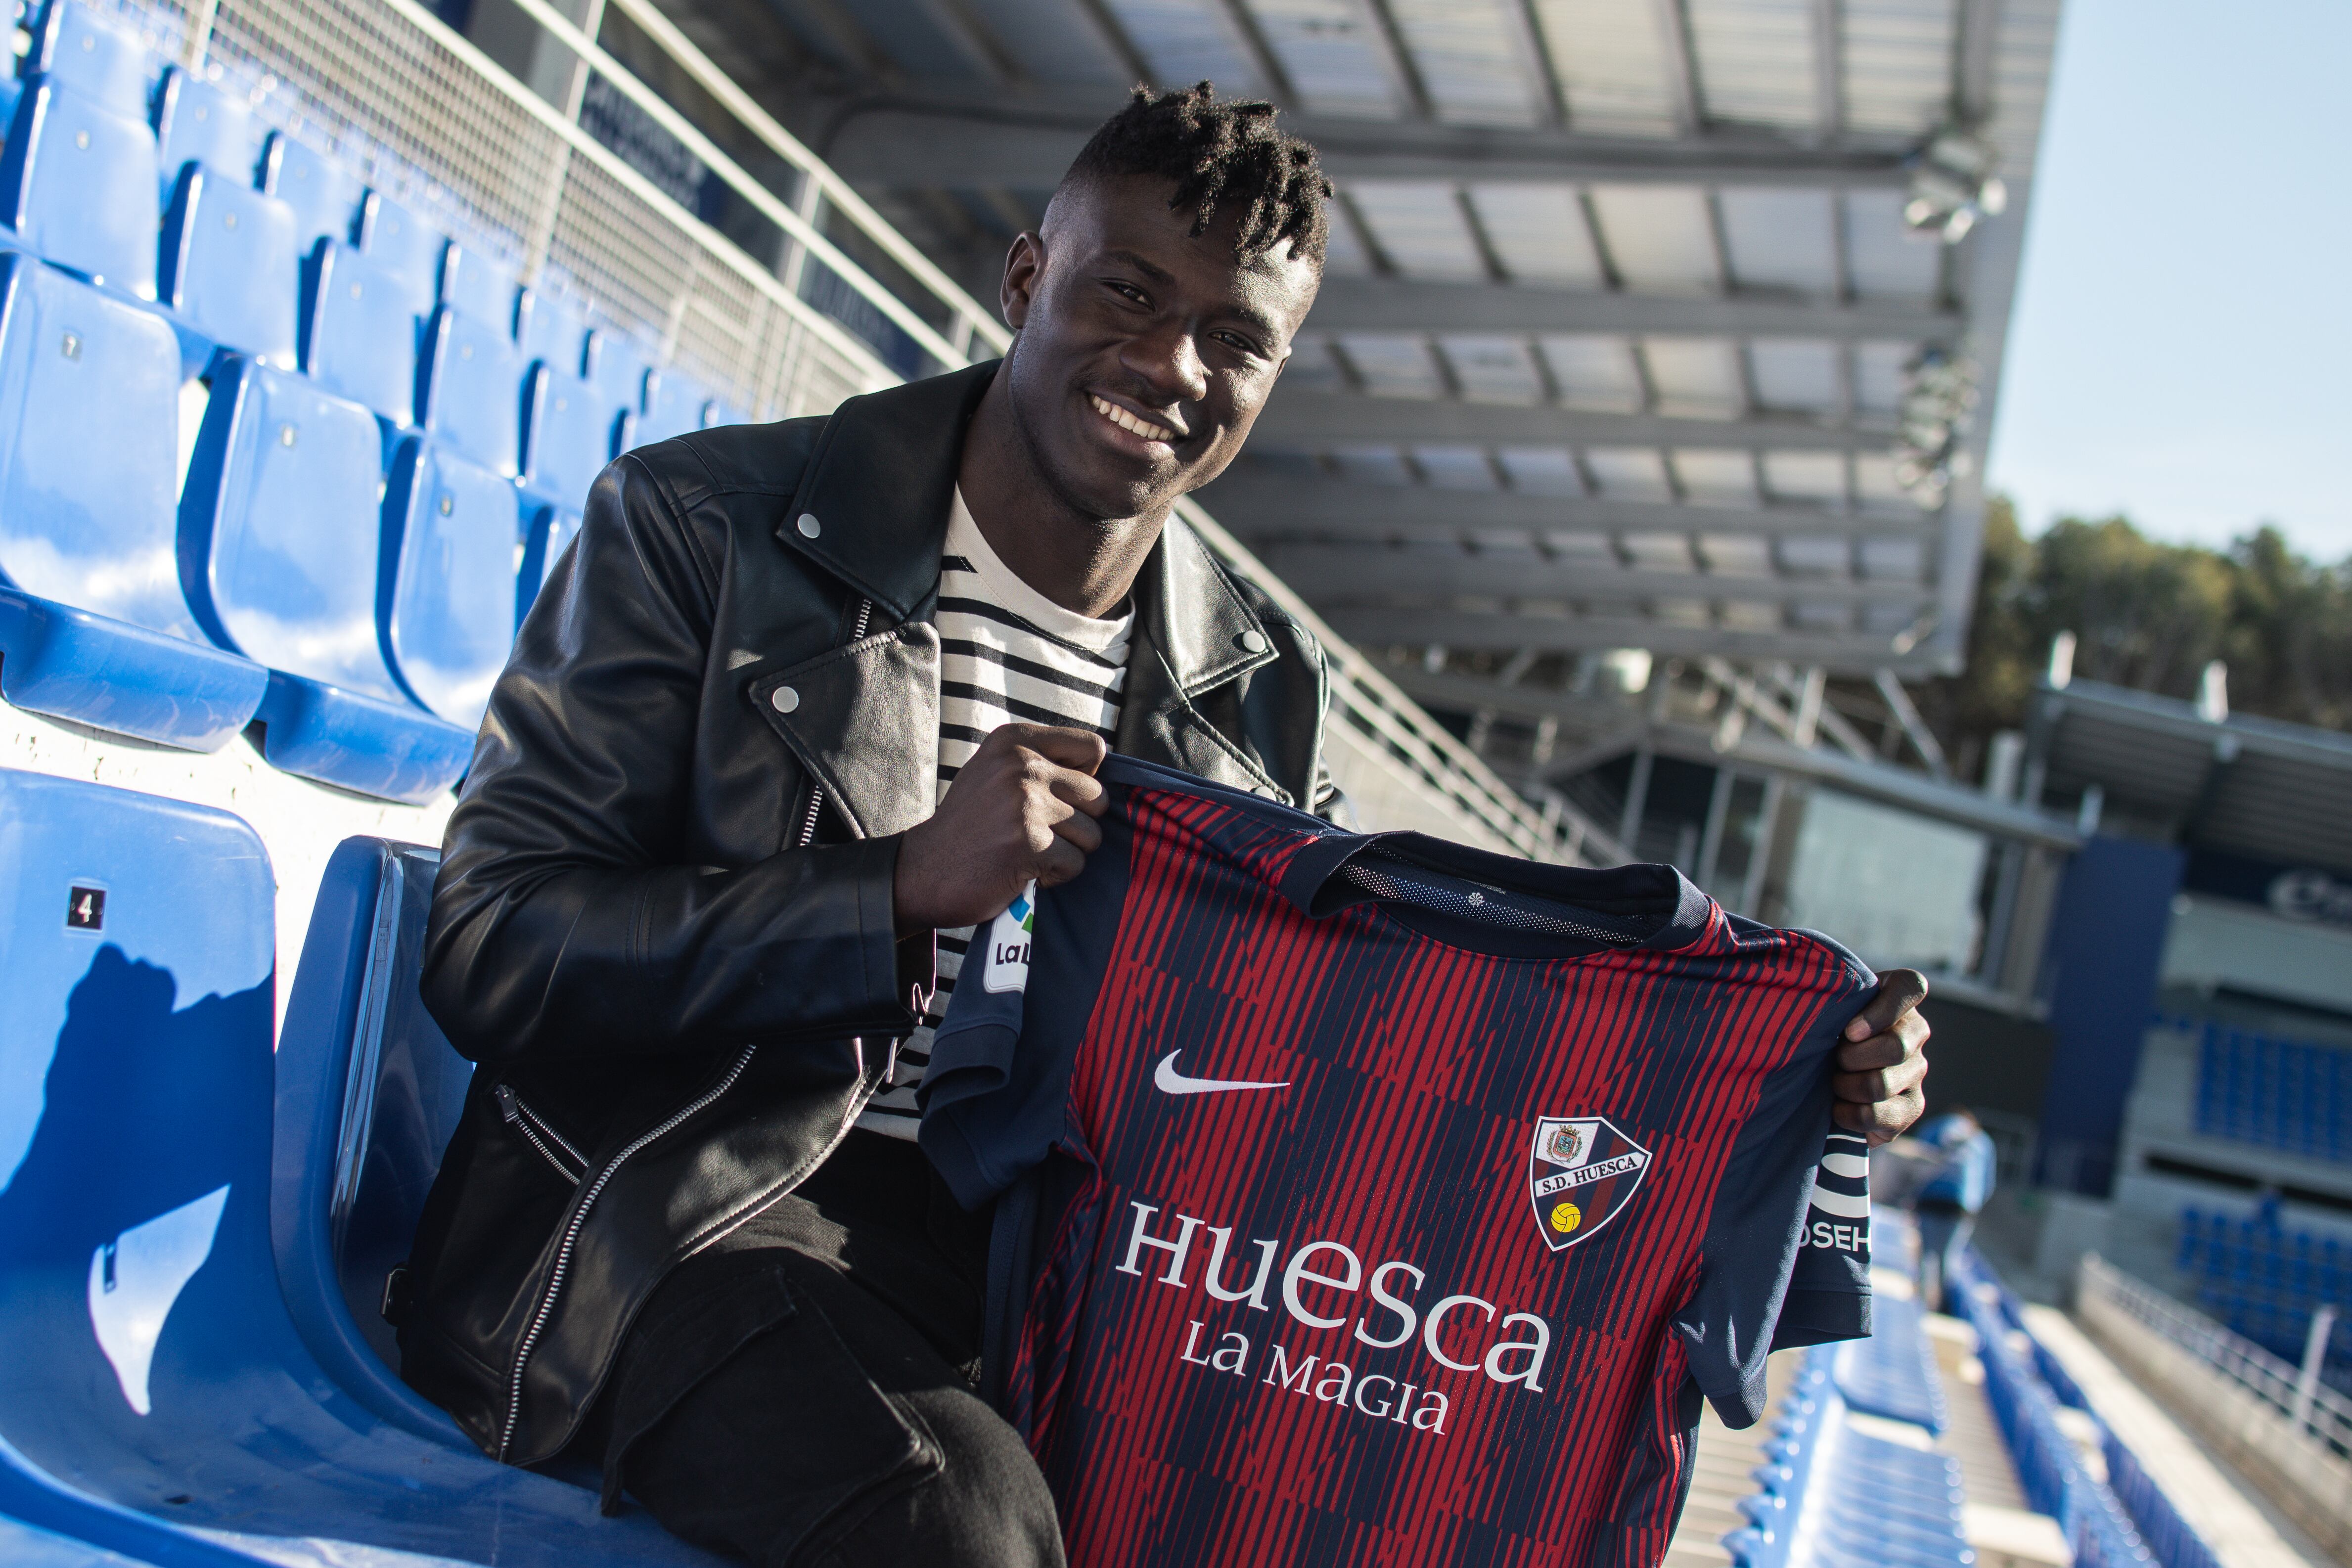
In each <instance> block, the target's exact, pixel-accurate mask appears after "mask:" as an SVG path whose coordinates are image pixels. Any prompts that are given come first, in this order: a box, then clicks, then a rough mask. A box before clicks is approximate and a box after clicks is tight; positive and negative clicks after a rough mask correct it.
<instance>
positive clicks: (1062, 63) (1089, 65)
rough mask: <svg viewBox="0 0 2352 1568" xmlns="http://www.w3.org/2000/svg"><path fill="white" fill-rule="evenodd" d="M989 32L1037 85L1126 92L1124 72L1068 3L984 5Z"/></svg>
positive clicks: (996, 0)
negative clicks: (1083, 86) (1070, 84)
mask: <svg viewBox="0 0 2352 1568" xmlns="http://www.w3.org/2000/svg"><path fill="white" fill-rule="evenodd" d="M986 13H987V20H988V27H989V30H990V31H991V32H992V33H994V34H995V35H996V37H997V38H998V40H999V41H1000V42H1002V43H1003V45H1004V47H1005V48H1006V49H1007V50H1009V51H1010V52H1011V53H1012V55H1013V58H1015V59H1017V60H1019V61H1020V62H1021V66H1022V68H1023V69H1024V70H1025V71H1027V72H1028V74H1029V75H1031V76H1033V77H1034V78H1037V79H1038V80H1039V81H1049V82H1083V83H1085V84H1087V86H1090V87H1093V86H1102V85H1106V84H1108V85H1113V86H1118V87H1126V86H1128V85H1129V83H1128V82H1127V80H1126V74H1127V73H1126V71H1125V69H1124V68H1122V67H1121V66H1120V64H1119V62H1118V57H1116V56H1114V55H1113V54H1112V53H1111V52H1110V50H1109V48H1108V47H1106V46H1105V45H1104V43H1103V41H1102V38H1101V37H1100V35H1098V34H1097V32H1096V31H1095V29H1094V28H1092V27H1089V26H1084V25H1082V24H1081V23H1080V22H1079V20H1078V18H1077V16H1076V7H1075V6H1074V5H1072V3H1071V0H988V4H987V6H986Z"/></svg>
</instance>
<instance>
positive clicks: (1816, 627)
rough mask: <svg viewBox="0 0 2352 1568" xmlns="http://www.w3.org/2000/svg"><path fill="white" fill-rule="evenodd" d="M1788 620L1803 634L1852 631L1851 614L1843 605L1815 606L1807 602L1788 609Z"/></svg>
mask: <svg viewBox="0 0 2352 1568" xmlns="http://www.w3.org/2000/svg"><path fill="white" fill-rule="evenodd" d="M1789 619H1790V620H1791V621H1793V622H1796V623H1797V628H1798V630H1800V631H1803V632H1850V631H1852V630H1853V610H1852V609H1851V608H1850V607H1849V606H1846V605H1843V604H1815V603H1813V602H1811V601H1804V602H1801V603H1798V604H1792V605H1790V607H1789Z"/></svg>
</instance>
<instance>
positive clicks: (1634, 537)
mask: <svg viewBox="0 0 2352 1568" xmlns="http://www.w3.org/2000/svg"><path fill="white" fill-rule="evenodd" d="M1617 543H1618V545H1619V546H1620V548H1622V549H1623V550H1624V552H1625V556H1626V559H1629V560H1631V561H1632V562H1633V566H1634V568H1635V570H1641V571H1696V570H1698V563H1697V562H1696V561H1695V560H1693V559H1691V548H1690V540H1689V538H1686V537H1685V536H1684V535H1682V534H1669V533H1630V534H1621V535H1619V536H1618V538H1617Z"/></svg>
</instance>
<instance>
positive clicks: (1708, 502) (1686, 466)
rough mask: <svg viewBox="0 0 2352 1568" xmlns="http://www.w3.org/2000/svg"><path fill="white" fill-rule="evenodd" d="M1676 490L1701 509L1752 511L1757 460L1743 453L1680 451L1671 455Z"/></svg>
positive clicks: (1705, 450)
mask: <svg viewBox="0 0 2352 1568" xmlns="http://www.w3.org/2000/svg"><path fill="white" fill-rule="evenodd" d="M1673 462H1674V469H1675V486H1676V487H1677V488H1678V489H1680V490H1681V491H1682V493H1683V494H1684V496H1685V497H1688V498H1689V499H1691V500H1693V501H1696V502H1699V503H1700V504H1701V505H1703V506H1709V507H1754V506H1757V505H1759V503H1760V501H1761V497H1759V496H1758V495H1757V494H1756V460H1755V459H1754V458H1753V457H1751V456H1750V455H1748V453H1747V452H1745V451H1716V450H1711V449H1706V448H1693V447H1687V446H1685V447H1680V448H1677V449H1676V450H1675V453H1674V455H1673Z"/></svg>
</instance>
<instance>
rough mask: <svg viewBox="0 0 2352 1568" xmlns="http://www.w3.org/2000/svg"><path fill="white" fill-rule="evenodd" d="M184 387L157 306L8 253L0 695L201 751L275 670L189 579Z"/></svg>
mask: <svg viewBox="0 0 2352 1568" xmlns="http://www.w3.org/2000/svg"><path fill="white" fill-rule="evenodd" d="M179 395H180V347H179V343H178V340H177V339H176V337H175V336H174V334H173V331H172V329H171V327H170V326H169V325H167V324H166V323H165V322H164V320H163V318H162V317H160V316H157V315H155V314H153V313H152V312H151V311H146V310H142V309H140V308H137V307H135V306H132V305H130V304H128V303H126V302H124V301H122V300H120V299H115V298H109V297H108V296H106V295H104V294H101V293H100V292H99V291H98V290H96V289H94V288H91V287H89V286H88V285H86V284H82V283H78V282H76V281H74V280H73V279H72V278H69V277H66V276H65V275H64V274H63V273H60V272H58V271H55V270H54V269H52V268H49V267H43V266H41V265H40V264H39V263H38V262H37V261H35V260H34V259H33V258H32V257H30V256H23V255H15V256H0V696H5V697H6V699H7V700H8V701H9V702H11V703H14V704H15V705H16V706H18V707H23V708H30V709H33V710H34V711H36V712H39V713H46V714H51V715H55V716H58V717H60V718H68V719H72V720H75V721H77V722H79V723H82V724H87V725H92V726H95V727H99V728H100V729H110V730H113V731H116V732H117V733H120V734H125V735H131V736H136V737H140V738H142V739H145V740H153V741H160V742H163V743H164V744H166V745H171V746H179V747H190V748H193V749H197V750H205V751H209V750H215V749H217V748H218V747H222V746H224V745H226V744H227V742H228V741H229V739H230V737H233V736H235V735H236V732H237V731H238V730H240V729H242V728H243V727H245V725H246V724H247V721H249V720H250V719H251V718H252V717H253V715H254V711H255V709H256V708H257V707H258V706H260V702H261V695H262V689H263V686H264V685H265V684H266V682H267V678H268V677H267V675H266V674H265V673H264V672H263V670H262V669H261V667H260V666H259V665H257V664H252V663H250V662H249V661H247V660H245V659H240V658H238V657H236V655H235V654H233V653H224V652H222V651H220V650H219V649H216V648H215V647H213V646H211V645H210V643H208V642H206V640H205V635H204V632H203V631H202V630H201V629H200V628H199V627H198V625H197V623H196V621H195V619H194V616H192V615H191V614H190V613H189V612H188V607H187V603H186V601H185V600H184V599H183V598H182V596H181V591H180V582H179V574H178V571H177V570H176V551H175V544H174V536H175V533H176V521H177V519H176V515H175V506H174V498H173V497H174V491H175V490H176V489H177V486H178V478H179V474H178V466H179V438H178V428H179Z"/></svg>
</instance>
